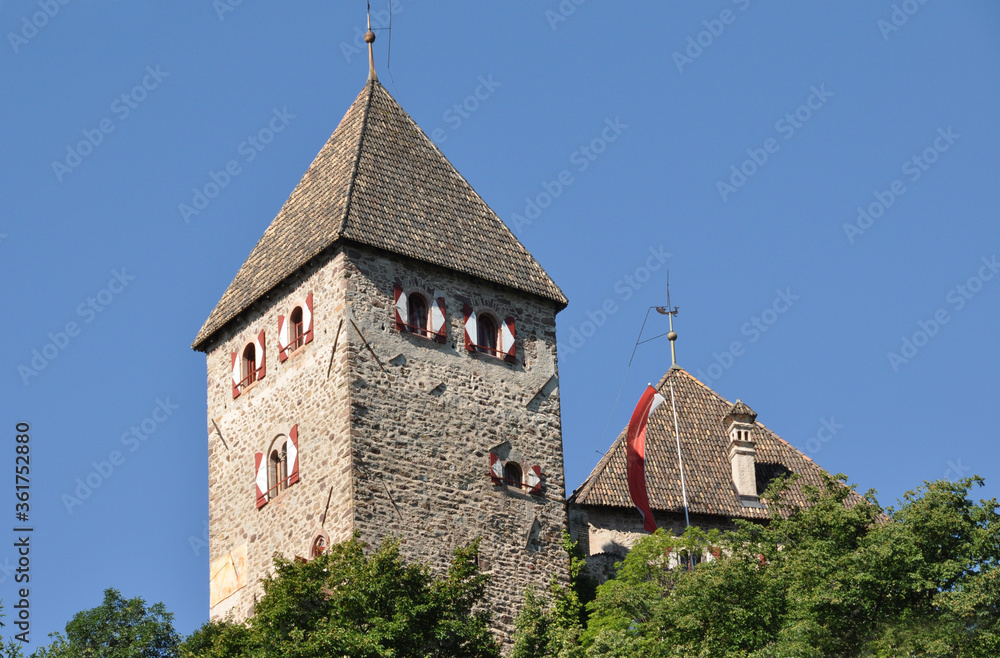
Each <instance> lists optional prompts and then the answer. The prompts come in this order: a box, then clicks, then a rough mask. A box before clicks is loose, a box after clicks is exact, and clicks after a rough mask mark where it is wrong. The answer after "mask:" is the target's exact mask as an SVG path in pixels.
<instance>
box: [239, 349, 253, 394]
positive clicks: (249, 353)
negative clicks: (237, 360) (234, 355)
mask: <svg viewBox="0 0 1000 658" xmlns="http://www.w3.org/2000/svg"><path fill="white" fill-rule="evenodd" d="M242 372H243V380H242V381H241V382H240V389H241V390H242V389H244V388H246V387H247V386H249V385H250V384H253V383H254V382H255V381H257V350H256V348H255V347H254V344H253V343H250V344H249V345H247V346H246V349H244V350H243V370H242Z"/></svg>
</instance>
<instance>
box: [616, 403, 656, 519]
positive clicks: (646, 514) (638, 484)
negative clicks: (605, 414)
mask: <svg viewBox="0 0 1000 658" xmlns="http://www.w3.org/2000/svg"><path fill="white" fill-rule="evenodd" d="M663 402H664V399H663V396H662V395H660V394H659V393H658V392H657V391H656V389H655V388H653V387H652V386H647V387H646V390H645V392H643V394H642V397H641V398H639V404H637V405H636V407H635V411H634V412H632V420H630V421H629V424H628V434H627V435H626V437H625V456H626V461H625V473H626V477H627V479H628V493H629V496H631V498H632V502H633V503H634V504H635V506H636V507H637V508H638V509H639V513H640V514H642V526H643V528H645V529H646V532H655V531H656V521H654V520H653V510H652V509H650V507H649V493H648V492H647V491H646V424H647V423H648V422H649V417H650V416H652V415H653V412H654V411H656V408H657V407H659V406H660V405H661V404H663Z"/></svg>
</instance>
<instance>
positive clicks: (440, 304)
mask: <svg viewBox="0 0 1000 658" xmlns="http://www.w3.org/2000/svg"><path fill="white" fill-rule="evenodd" d="M446 317H448V316H447V315H445V312H444V295H443V294H442V293H440V292H435V293H434V303H433V304H431V333H432V334H433V338H434V340H436V341H437V342H439V343H443V342H445V341H446V340H448V323H447V322H446V321H445V318H446Z"/></svg>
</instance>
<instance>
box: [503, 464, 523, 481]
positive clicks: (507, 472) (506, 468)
mask: <svg viewBox="0 0 1000 658" xmlns="http://www.w3.org/2000/svg"><path fill="white" fill-rule="evenodd" d="M503 480H504V484H506V485H507V486H511V487H520V486H521V482H522V479H521V467H520V466H518V465H517V464H515V463H514V462H507V463H506V464H504V465H503Z"/></svg>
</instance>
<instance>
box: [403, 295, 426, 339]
mask: <svg viewBox="0 0 1000 658" xmlns="http://www.w3.org/2000/svg"><path fill="white" fill-rule="evenodd" d="M406 317H407V324H408V325H409V326H408V327H407V328H408V329H409V330H410V333H414V334H417V335H418V336H424V337H428V336H429V335H430V332H429V331H428V330H427V300H426V299H424V296H423V295H421V294H420V293H418V292H411V293H410V294H409V296H408V297H407V298H406Z"/></svg>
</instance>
